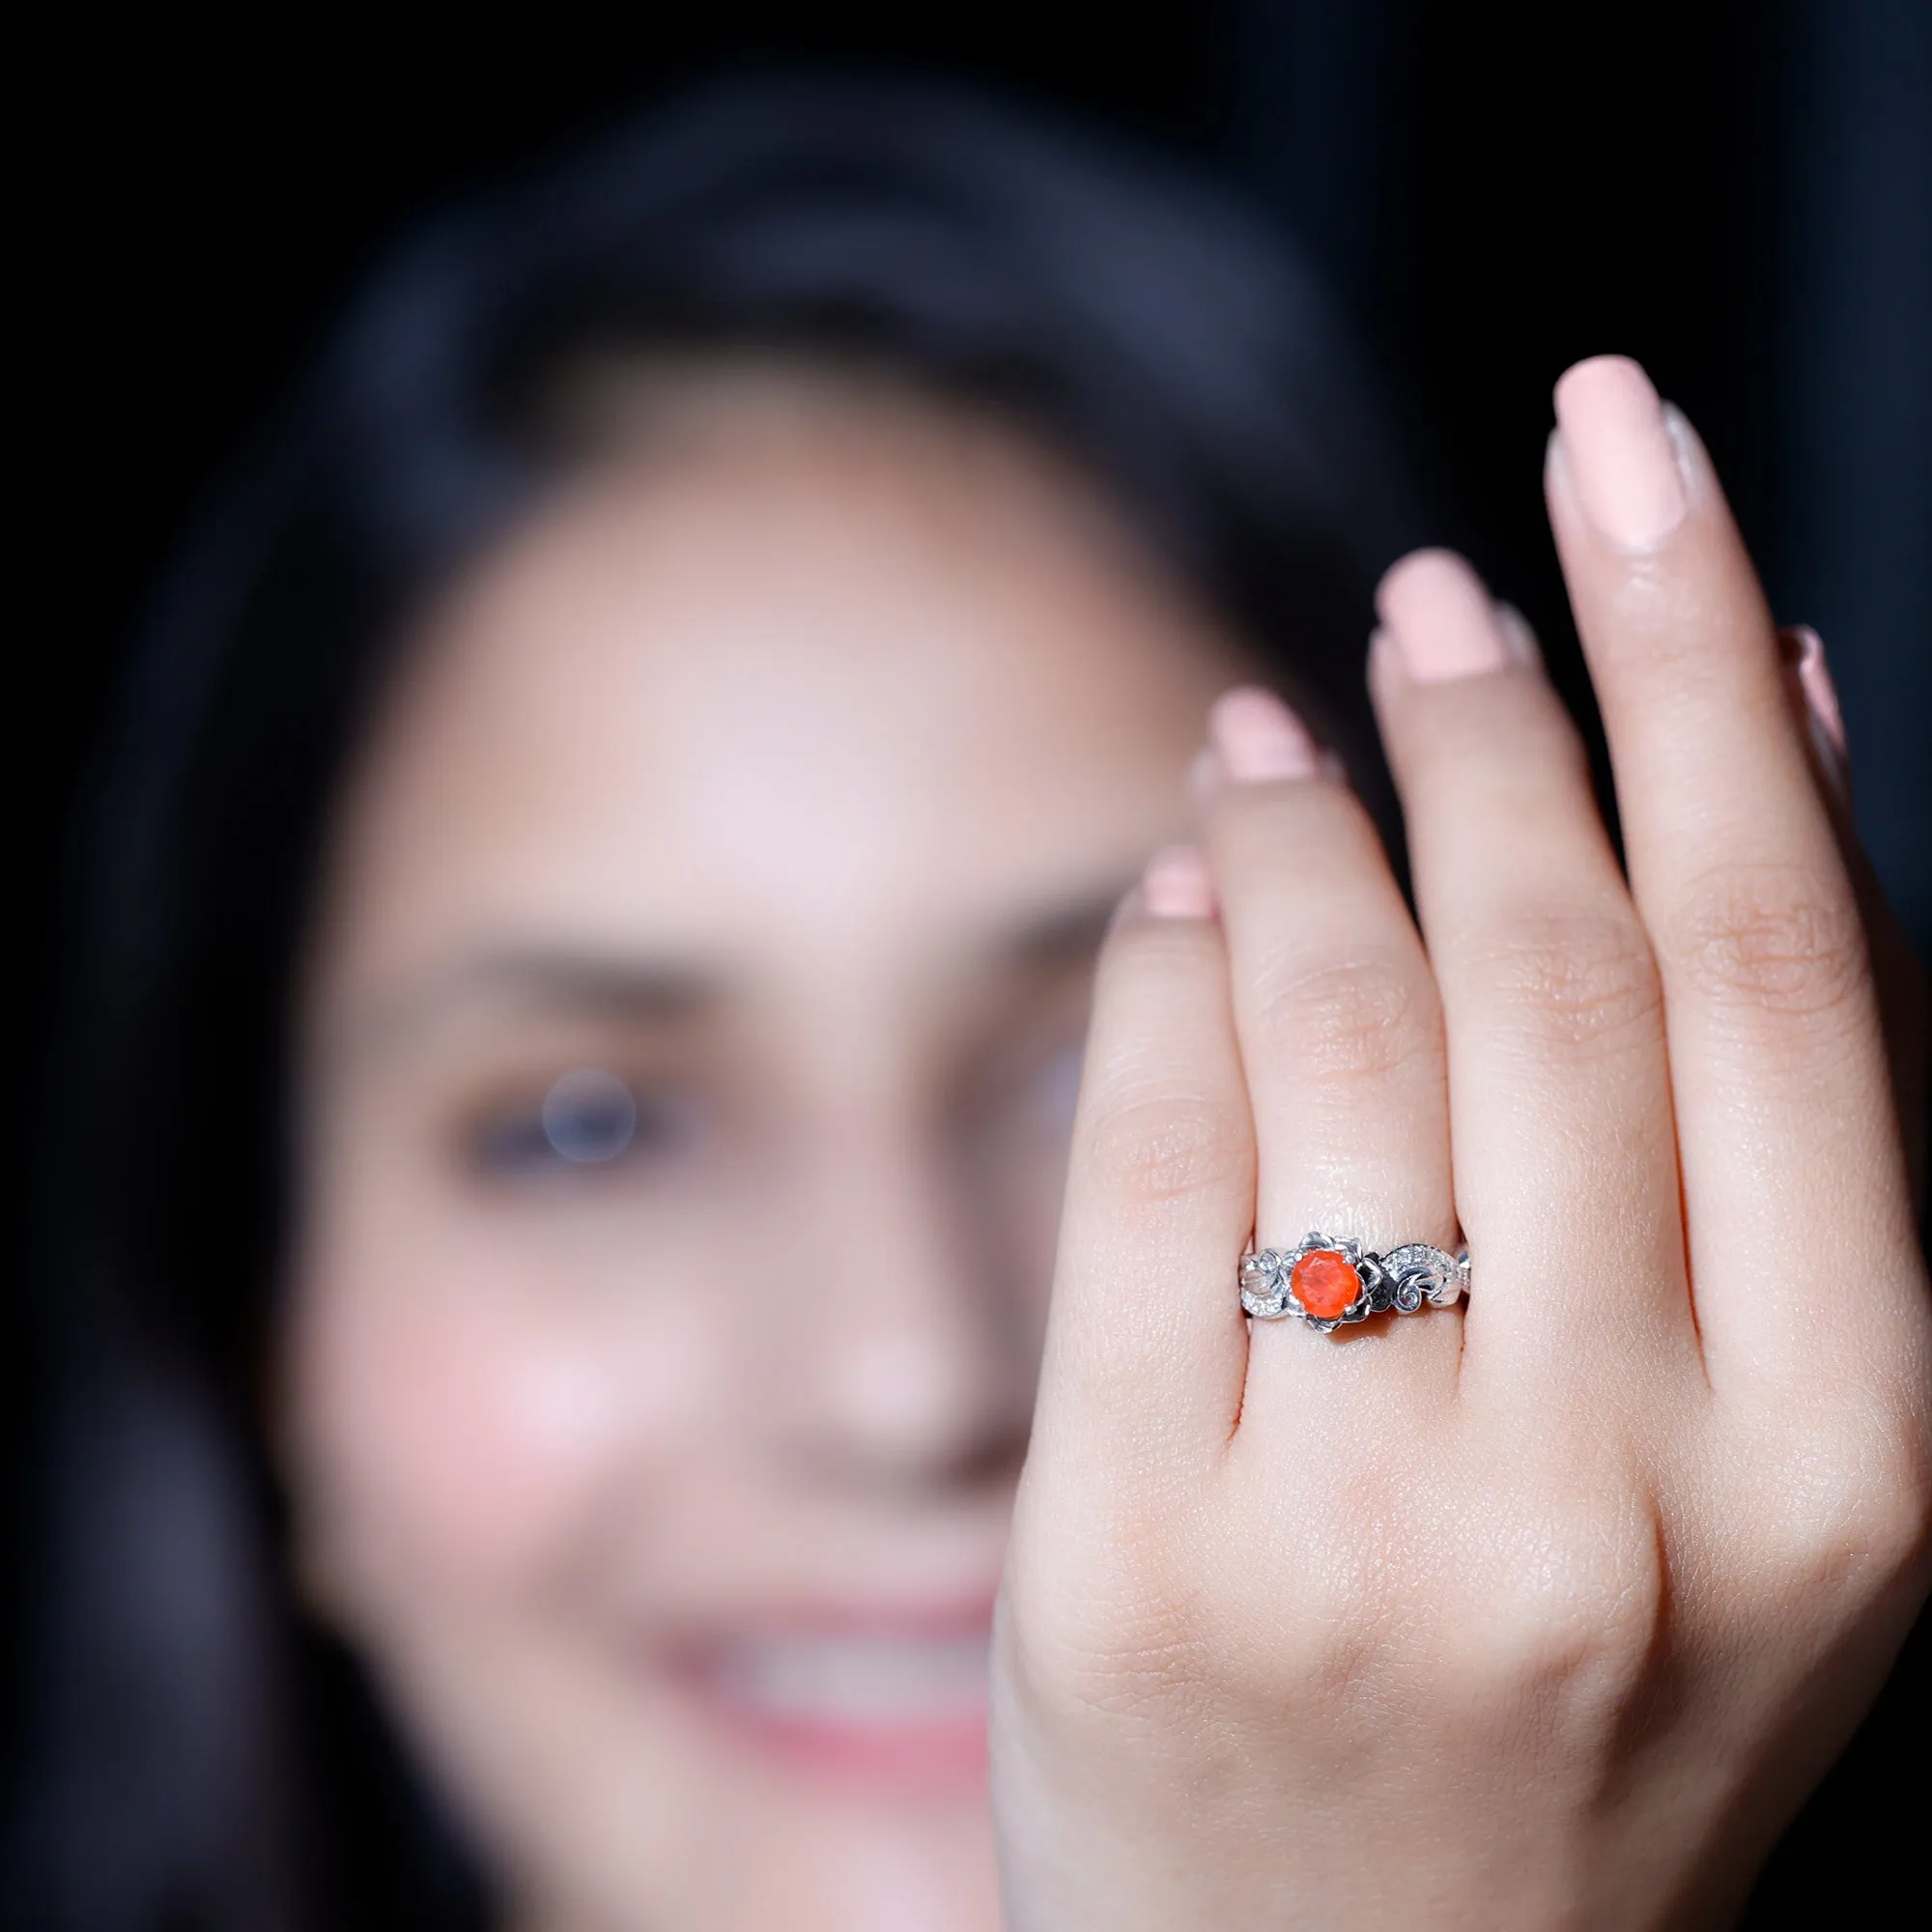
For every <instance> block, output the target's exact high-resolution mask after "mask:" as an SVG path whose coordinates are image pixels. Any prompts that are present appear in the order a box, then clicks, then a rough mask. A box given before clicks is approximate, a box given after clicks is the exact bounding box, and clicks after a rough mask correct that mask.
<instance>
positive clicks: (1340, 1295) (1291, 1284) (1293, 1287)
mask: <svg viewBox="0 0 1932 1932" xmlns="http://www.w3.org/2000/svg"><path fill="white" fill-rule="evenodd" d="M1288 1292H1289V1293H1291V1294H1292V1295H1293V1296H1294V1298H1295V1300H1297V1301H1298V1302H1300V1303H1301V1305H1302V1307H1304V1308H1305V1309H1307V1311H1308V1312H1309V1314H1311V1315H1312V1316H1314V1317H1315V1319H1316V1320H1317V1321H1334V1320H1335V1319H1336V1318H1337V1317H1338V1316H1339V1315H1340V1314H1341V1313H1342V1312H1343V1310H1344V1309H1346V1308H1347V1307H1348V1306H1349V1304H1350V1302H1351V1301H1353V1300H1354V1299H1355V1297H1356V1296H1357V1295H1358V1294H1360V1293H1361V1292H1362V1277H1361V1276H1360V1275H1358V1274H1357V1273H1356V1272H1355V1270H1354V1269H1353V1268H1351V1267H1350V1265H1349V1264H1348V1262H1347V1261H1346V1260H1345V1259H1344V1258H1343V1257H1342V1256H1341V1255H1338V1254H1337V1253H1336V1252H1335V1250H1334V1249H1333V1248H1317V1249H1315V1250H1314V1251H1313V1252H1312V1253H1310V1254H1305V1255H1303V1256H1302V1258H1301V1259H1300V1260H1299V1261H1298V1262H1296V1263H1295V1264H1294V1267H1293V1271H1292V1272H1291V1273H1290V1275H1289V1277H1288Z"/></svg>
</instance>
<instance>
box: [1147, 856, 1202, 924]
mask: <svg viewBox="0 0 1932 1932" xmlns="http://www.w3.org/2000/svg"><path fill="white" fill-rule="evenodd" d="M1140 905H1141V910H1142V911H1143V912H1144V913H1146V915H1147V916H1148V917H1149V918H1150V919H1211V918H1213V916H1214V909H1215V908H1214V876H1213V874H1212V873H1211V872H1210V871H1209V870H1208V861H1207V860H1206V858H1204V857H1203V856H1202V853H1201V851H1200V848H1199V847H1198V846H1194V845H1167V846H1163V847H1162V849H1161V850H1160V851H1158V852H1156V853H1155V854H1154V855H1153V857H1152V858H1151V860H1149V861H1148V867H1147V871H1146V872H1145V873H1144V874H1143V875H1142V878H1141V884H1140Z"/></svg>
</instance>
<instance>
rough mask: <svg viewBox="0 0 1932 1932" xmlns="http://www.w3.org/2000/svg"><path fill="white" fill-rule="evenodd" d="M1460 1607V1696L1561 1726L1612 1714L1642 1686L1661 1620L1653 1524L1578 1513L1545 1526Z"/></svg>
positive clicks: (1659, 1558) (1661, 1579)
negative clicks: (1549, 1715)
mask: <svg viewBox="0 0 1932 1932" xmlns="http://www.w3.org/2000/svg"><path fill="white" fill-rule="evenodd" d="M1499 1554H1501V1555H1502V1556H1503V1558H1504V1560H1503V1561H1501V1562H1500V1563H1499V1564H1498V1566H1497V1568H1496V1570H1495V1571H1494V1572H1493V1573H1492V1575H1491V1577H1489V1578H1488V1581H1487V1587H1485V1588H1484V1589H1483V1590H1482V1591H1481V1592H1480V1594H1479V1595H1478V1596H1477V1598H1476V1599H1475V1600H1474V1601H1473V1602H1472V1603H1471V1604H1469V1605H1466V1606H1465V1607H1464V1613H1463V1616H1462V1617H1461V1619H1460V1626H1461V1628H1460V1634H1459V1637H1458V1640H1457V1658H1456V1662H1457V1665H1458V1670H1457V1674H1458V1675H1459V1676H1460V1677H1461V1679H1462V1680H1463V1684H1464V1686H1465V1688H1467V1689H1470V1690H1476V1691H1478V1692H1482V1691H1488V1692H1490V1693H1491V1694H1494V1695H1501V1696H1503V1697H1506V1698H1507V1699H1509V1700H1511V1701H1513V1702H1514V1701H1516V1700H1520V1699H1528V1700H1530V1701H1531V1702H1533V1703H1535V1704H1539V1705H1541V1706H1543V1707H1545V1708H1547V1709H1548V1708H1552V1707H1553V1708H1554V1709H1556V1710H1558V1711H1560V1712H1564V1713H1567V1714H1569V1715H1571V1716H1577V1717H1582V1716H1587V1715H1588V1714H1590V1713H1592V1712H1596V1713H1600V1714H1601V1713H1603V1712H1607V1711H1611V1710H1614V1708H1615V1707H1616V1705H1617V1703H1618V1701H1619V1700H1620V1699H1621V1698H1622V1697H1623V1696H1624V1695H1625V1694H1626V1693H1627V1692H1628V1691H1629V1690H1630V1689H1631V1687H1632V1686H1633V1685H1634V1683H1635V1682H1636V1681H1637V1680H1638V1679H1639V1678H1641V1677H1642V1675H1643V1673H1644V1671H1645V1668H1646V1666H1647V1665H1648V1663H1649V1662H1650V1660H1651V1659H1652V1658H1653V1657H1654V1655H1655V1653H1656V1648H1657V1643H1658V1635H1659V1632H1660V1631H1661V1629H1662V1625H1663V1623H1664V1620H1665V1618H1666V1616H1667V1614H1668V1600H1669V1581H1668V1576H1667V1572H1666V1566H1665V1562H1664V1558H1663V1553H1662V1538H1661V1536H1660V1534H1659V1531H1658V1527H1657V1524H1656V1520H1655V1518H1654V1517H1653V1516H1650V1515H1647V1514H1645V1513H1644V1512H1640V1511H1634V1512H1632V1513H1630V1514H1629V1515H1627V1516H1624V1517H1621V1518H1619V1517H1617V1516H1615V1515H1613V1514H1612V1513H1609V1512H1605V1511H1600V1510H1592V1509H1584V1510H1574V1511H1571V1512H1568V1513H1567V1514H1563V1515H1558V1516H1551V1517H1546V1518H1544V1519H1543V1520H1540V1521H1537V1522H1535V1524H1534V1527H1533V1530H1532V1532H1531V1533H1530V1534H1529V1535H1528V1536H1526V1537H1525V1539H1524V1540H1523V1542H1522V1543H1521V1544H1520V1545H1519V1546H1518V1547H1516V1548H1512V1549H1510V1550H1508V1551H1507V1552H1499Z"/></svg>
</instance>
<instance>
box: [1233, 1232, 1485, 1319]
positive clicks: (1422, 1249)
mask: <svg viewBox="0 0 1932 1932" xmlns="http://www.w3.org/2000/svg"><path fill="white" fill-rule="evenodd" d="M1468 1290H1469V1252H1468V1250H1467V1249H1466V1248H1465V1249H1463V1252H1462V1253H1461V1254H1460V1255H1452V1254H1450V1253H1448V1252H1447V1251H1446V1250H1445V1249H1442V1248H1432V1247H1431V1246H1430V1245H1429V1244H1428V1243H1427V1242H1426V1241H1409V1242H1407V1243H1406V1244H1405V1245H1404V1246H1402V1247H1400V1248H1391V1249H1390V1250H1389V1251H1388V1253H1387V1254H1384V1255H1378V1254H1372V1253H1370V1252H1369V1251H1368V1250H1367V1249H1365V1248H1364V1247H1363V1246H1362V1244H1361V1242H1360V1241H1357V1240H1353V1239H1350V1240H1341V1241H1335V1240H1330V1239H1329V1237H1328V1236H1326V1235H1322V1234H1318V1233H1316V1232H1314V1231H1313V1230H1311V1231H1310V1233H1309V1234H1308V1235H1307V1236H1306V1237H1305V1238H1304V1239H1303V1240H1302V1241H1301V1243H1300V1244H1299V1245H1298V1246H1296V1247H1293V1248H1260V1249H1257V1250H1254V1251H1252V1252H1250V1253H1248V1254H1245V1255H1243V1256H1242V1257H1241V1306H1242V1307H1243V1308H1244V1309H1246V1310H1247V1312H1248V1313H1249V1314H1250V1315H1252V1316H1253V1317H1254V1318H1255V1320H1256V1321H1279V1320H1280V1318H1281V1317H1282V1316H1284V1315H1293V1317H1294V1319H1295V1320H1296V1321H1299V1322H1301V1323H1302V1324H1303V1325H1304V1326H1305V1327H1309V1328H1313V1329H1315V1330H1317V1331H1318V1332H1319V1333H1321V1334H1323V1335H1325V1334H1327V1333H1328V1331H1329V1330H1330V1329H1331V1328H1339V1327H1341V1325H1342V1324H1343V1322H1345V1321H1367V1320H1368V1319H1369V1317H1370V1316H1371V1315H1413V1314H1414V1313H1415V1312H1416V1311H1417V1310H1418V1309H1419V1308H1421V1307H1422V1306H1423V1304H1424V1303H1425V1302H1427V1303H1429V1304H1430V1305H1431V1306H1433V1307H1435V1308H1453V1307H1454V1306H1455V1305H1456V1303H1457V1302H1458V1301H1460V1300H1461V1299H1462V1298H1463V1295H1464V1294H1466V1293H1468Z"/></svg>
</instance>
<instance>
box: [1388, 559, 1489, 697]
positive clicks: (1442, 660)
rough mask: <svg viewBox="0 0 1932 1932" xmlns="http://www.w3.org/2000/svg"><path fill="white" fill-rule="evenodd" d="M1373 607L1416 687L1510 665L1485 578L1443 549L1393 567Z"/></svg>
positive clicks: (1483, 673) (1471, 675) (1480, 673)
mask: <svg viewBox="0 0 1932 1932" xmlns="http://www.w3.org/2000/svg"><path fill="white" fill-rule="evenodd" d="M1376 609H1377V610H1378V611H1380V612H1381V617H1382V622H1383V623H1384V624H1385V625H1387V627H1388V629H1389V630H1390V632H1391V633H1392V634H1393V635H1394V638H1395V640H1396V644H1397V647H1398V648H1399V650H1400V651H1401V654H1402V662H1403V665H1404V668H1406V670H1407V672H1408V674H1409V676H1410V677H1412V678H1413V679H1414V680H1415V681H1416V683H1417V684H1447V683H1448V682H1449V681H1450V680H1451V679H1452V678H1459V677H1481V676H1483V675H1485V674H1486V673H1488V672H1490V671H1497V670H1502V669H1504V668H1507V666H1508V664H1509V648H1508V645H1507V644H1506V643H1505V641H1504V639H1503V633H1502V626H1501V625H1500V624H1499V623H1498V622H1497V621H1496V607H1495V604H1494V602H1493V601H1492V598H1491V596H1490V593H1489V591H1488V590H1487V589H1485V588H1484V585H1483V580H1482V579H1481V578H1480V577H1478V576H1477V575H1476V573H1475V572H1474V571H1473V570H1471V569H1470V568H1469V566H1468V565H1467V564H1466V563H1464V562H1463V559H1462V558H1461V557H1460V556H1458V555H1457V554H1456V553H1455V552H1454V551H1447V550H1419V551H1416V552H1414V553H1413V554H1410V555H1408V556H1406V557H1404V558H1403V559H1402V561H1401V562H1400V563H1398V564H1396V565H1395V566H1394V567H1393V568H1392V569H1391V570H1390V571H1389V573H1388V575H1387V576H1386V577H1384V578H1383V579H1382V581H1381V587H1380V588H1379V589H1378V591H1377V592H1376Z"/></svg>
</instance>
